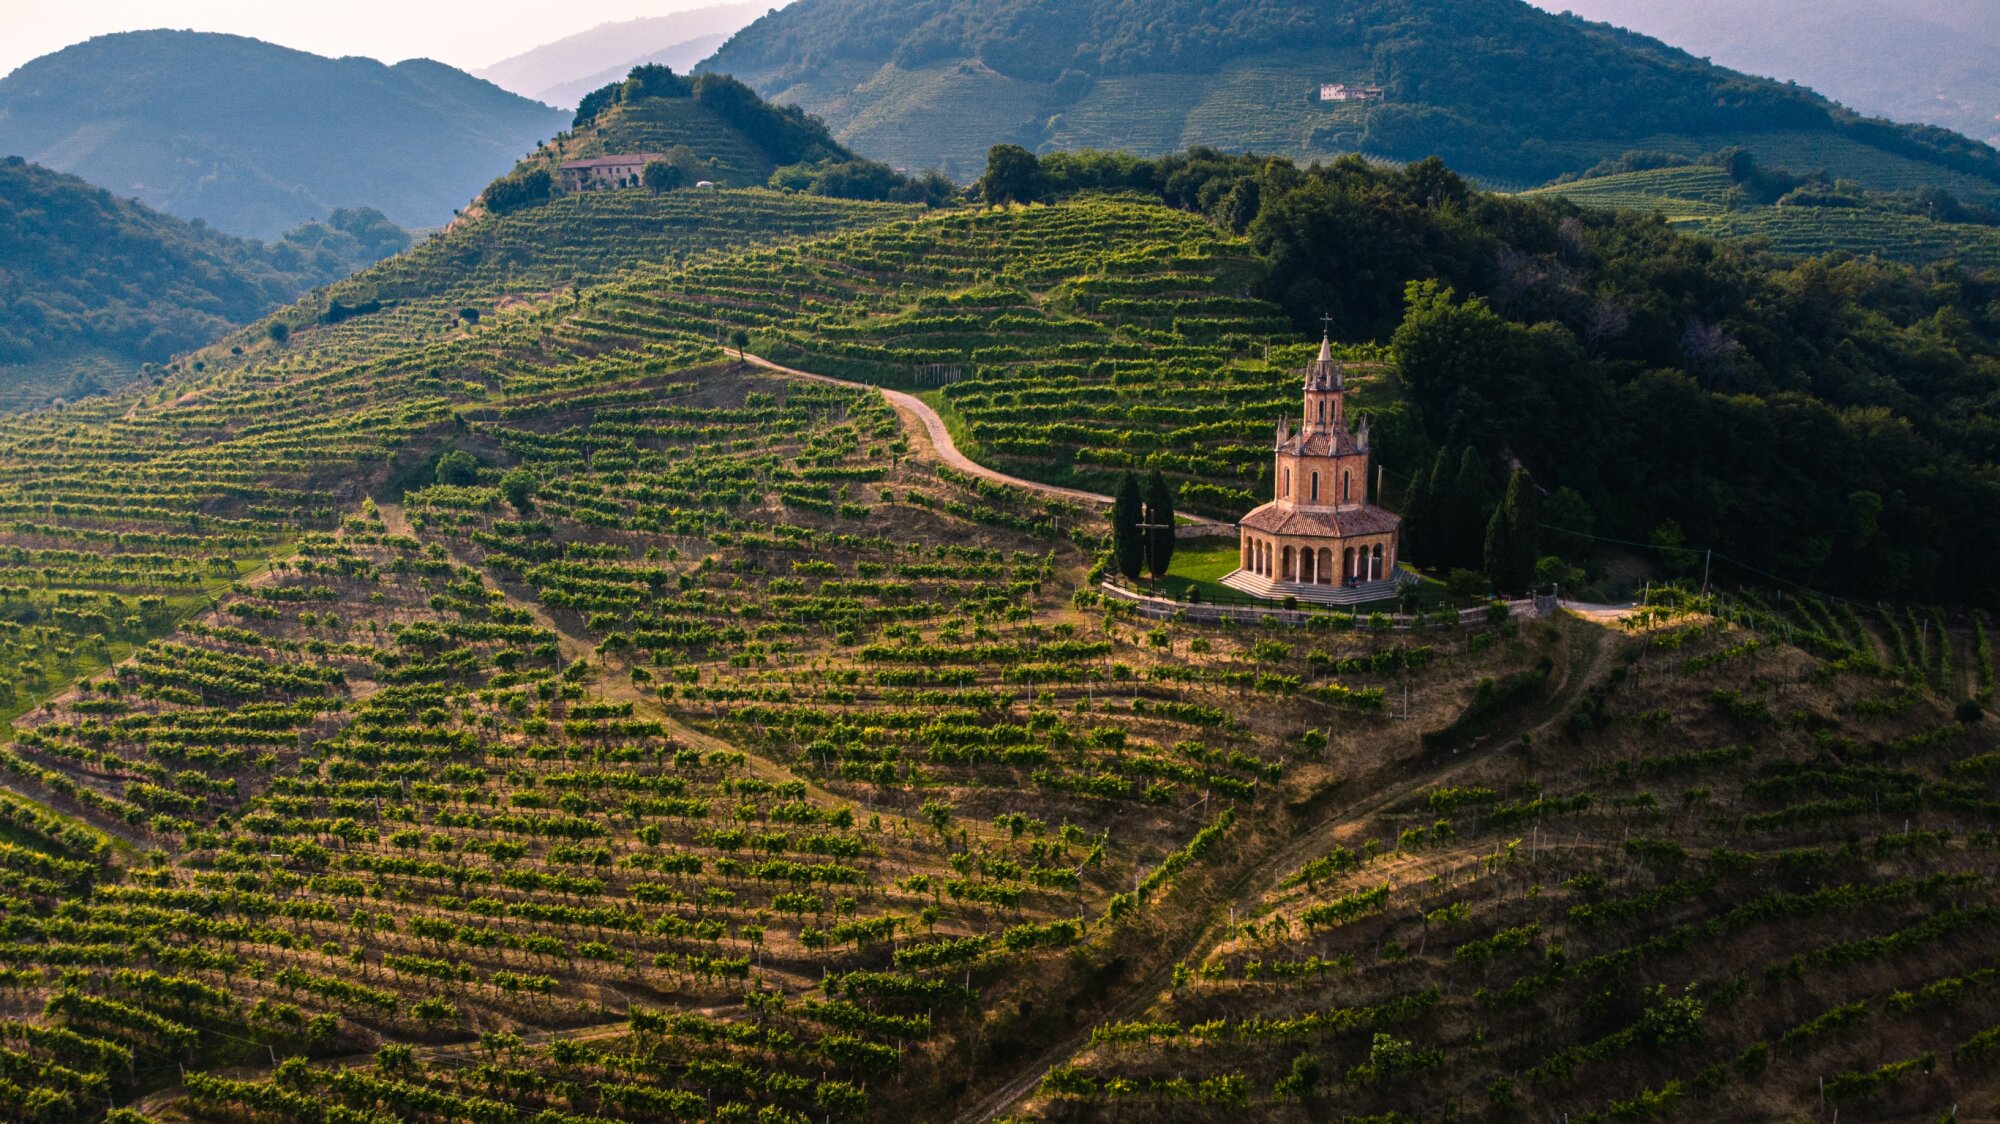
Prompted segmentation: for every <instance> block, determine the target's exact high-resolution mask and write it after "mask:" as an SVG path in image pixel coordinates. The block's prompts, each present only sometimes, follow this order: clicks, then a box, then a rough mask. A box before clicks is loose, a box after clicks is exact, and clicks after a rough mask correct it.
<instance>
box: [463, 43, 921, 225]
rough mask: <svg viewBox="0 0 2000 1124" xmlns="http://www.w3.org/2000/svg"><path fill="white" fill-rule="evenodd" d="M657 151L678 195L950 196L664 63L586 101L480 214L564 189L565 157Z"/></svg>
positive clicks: (813, 125)
mask: <svg viewBox="0 0 2000 1124" xmlns="http://www.w3.org/2000/svg"><path fill="white" fill-rule="evenodd" d="M640 152H643V153H654V154H658V155H659V156H660V157H661V159H659V160H655V161H653V162H654V163H658V164H663V165H667V166H668V167H669V168H670V169H671V171H672V173H673V175H674V176H675V180H674V184H673V186H674V187H675V188H678V189H681V190H685V189H687V188H692V187H695V186H697V185H699V184H701V183H703V182H707V183H711V184H715V185H718V186H721V187H764V186H767V185H768V186H771V187H776V188H781V189H783V190H787V191H803V192H807V193H810V194H814V195H823V196H829V197H836V198H846V199H865V200H876V201H886V200H895V201H899V202H904V203H924V204H928V205H931V206H938V205H942V204H944V203H947V202H950V201H952V199H953V198H954V197H955V196H956V194H957V192H956V190H955V189H954V188H953V186H952V185H951V184H950V183H949V182H948V181H945V180H943V179H942V178H940V177H938V176H935V175H932V176H928V177H925V178H922V179H912V178H910V177H908V176H904V175H901V174H899V173H897V172H895V171H894V170H892V169H890V168H889V167H887V166H886V165H883V164H879V163H876V162H875V161H872V160H868V159H864V158H862V157H860V156H857V155H855V154H854V153H853V152H852V151H850V150H848V149H847V148H845V147H843V146H842V145H841V144H840V143H839V142H838V141H835V140H834V139H833V137H832V135H831V134H829V133H828V132H827V130H826V126H825V125H823V124H821V123H820V122H819V121H818V120H817V119H815V118H812V117H810V116H808V115H806V114H805V113H803V112H801V111H800V110H798V109H797V108H794V107H787V106H777V105H772V104H770V103H769V102H766V101H765V100H764V99H762V98H760V97H758V96H757V93H756V91H754V90H752V89H750V87H748V86H745V85H744V84H742V83H741V82H738V81H736V80H734V79H732V78H728V77H725V76H722V75H716V74H701V75H696V76H694V77H692V78H688V77H683V76H681V75H678V74H675V73H674V72H673V71H672V70H671V69H669V68H667V67H665V66H658V65H646V66H638V67H634V68H633V69H632V71H631V73H630V74H629V75H628V76H627V77H626V78H625V79H624V80H623V81H620V82H613V83H611V84H609V85H606V86H603V87H601V88H599V89H597V90H594V91H592V92H591V93H590V94H588V95H586V96H585V97H584V99H583V101H582V104H581V105H579V106H578V107H577V114H576V121H575V123H574V125H573V126H572V127H571V128H570V129H568V130H565V131H564V132H561V133H558V134H556V136H555V138H554V139H553V140H551V141H550V142H549V143H547V144H545V145H542V146H540V147H539V148H537V149H536V150H535V151H534V152H532V153H529V154H528V157H527V159H525V160H523V161H522V162H521V163H520V164H519V165H517V166H516V167H515V169H514V170H513V172H511V173H510V174H508V175H507V176H505V177H503V178H502V179H500V180H498V181H496V182H494V183H493V184H491V185H489V186H488V188H487V190H486V191H485V192H484V193H483V194H482V195H481V196H480V200H479V202H480V207H481V208H482V209H483V210H484V211H489V212H499V213H506V212H508V211H512V210H518V209H520V208H522V207H528V206H534V205H537V204H539V203H541V202H543V201H544V200H546V199H549V198H552V197H557V196H561V195H563V194H565V193H567V191H568V188H567V187H566V186H565V184H564V182H563V178H562V173H561V166H562V164H563V163H564V162H565V161H569V160H576V159H585V158H589V157H593V156H604V155H616V154H625V153H640Z"/></svg>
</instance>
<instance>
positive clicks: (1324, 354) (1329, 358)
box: [1319, 333, 1333, 363]
mask: <svg viewBox="0 0 2000 1124" xmlns="http://www.w3.org/2000/svg"><path fill="white" fill-rule="evenodd" d="M1319 361H1320V362H1322V363H1331V362H1333V336H1332V335H1331V334H1330V333H1329V334H1327V335H1324V336H1321V337H1320V338H1319Z"/></svg>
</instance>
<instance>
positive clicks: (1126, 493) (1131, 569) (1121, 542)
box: [1111, 472, 1146, 581]
mask: <svg viewBox="0 0 2000 1124" xmlns="http://www.w3.org/2000/svg"><path fill="white" fill-rule="evenodd" d="M1145 515H1146V505H1145V501H1143V500H1141V499H1140V498H1139V482H1138V481H1137V480H1135V479H1133V478H1132V474H1131V473H1129V472H1128V473H1126V474H1125V478H1124V479H1123V480H1120V481H1119V482H1118V492H1117V494H1116V495H1115V496H1113V497H1112V500H1111V549H1112V551H1113V553H1114V554H1116V555H1117V558H1118V572H1119V573H1121V574H1124V575H1125V577H1126V580H1128V581H1138V580H1139V575H1140V573H1142V572H1143V571H1144V570H1145V568H1146V533H1145V532H1144V531H1141V530H1140V529H1139V524H1141V523H1143V522H1145V521H1146V518H1145Z"/></svg>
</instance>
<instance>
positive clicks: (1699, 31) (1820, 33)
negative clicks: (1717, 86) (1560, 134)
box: [1540, 0, 2000, 144]
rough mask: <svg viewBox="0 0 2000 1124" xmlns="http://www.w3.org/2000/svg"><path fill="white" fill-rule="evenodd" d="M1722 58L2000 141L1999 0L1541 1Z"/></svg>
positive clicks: (1887, 112)
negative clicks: (1793, 0)
mask: <svg viewBox="0 0 2000 1124" xmlns="http://www.w3.org/2000/svg"><path fill="white" fill-rule="evenodd" d="M1540 4H1541V6H1542V7H1545V8H1548V9H1549V10H1551V11H1570V12H1574V13H1576V14H1577V15H1580V16H1583V17H1585V18H1586V19H1593V20H1602V21H1604V22H1606V23H1613V24H1617V25H1618V26H1619V27H1627V28H1631V29H1632V30H1634V31H1639V32H1643V33H1645V34H1647V35H1652V36H1656V37H1658V38H1659V39H1661V40H1664V41H1665V42H1668V43H1672V44H1673V45H1674V46H1676V47H1680V48H1682V49H1684V50H1687V51H1691V52H1693V53H1695V54H1698V55H1701V56H1703V57H1704V58H1712V59H1714V60H1715V61H1716V62H1718V63H1721V64H1722V65H1724V66H1730V67H1736V68H1738V69H1741V70H1748V71H1751V72H1753V73H1756V74H1770V75H1774V76H1776V77H1780V78H1787V79H1792V80H1794V81H1798V82H1803V83H1805V84H1806V85H1808V86H1811V87H1812V88H1814V89H1816V90H1818V91H1820V92H1821V93H1823V94H1826V95H1827V96H1828V97H1832V98H1837V99H1839V100H1840V102H1841V103H1842V104H1844V105H1848V106H1852V107H1853V108H1855V109H1857V110H1859V111H1861V112H1863V113H1867V114H1880V115H1882V116H1885V117H1891V118H1894V119H1895V120H1898V121H1923V122H1928V123H1929V124H1932V125H1942V126H1944V127H1945V128H1947V129H1954V130H1957V131H1958V132H1961V133H1964V134H1965V135H1967V136H1969V137H1976V138H1978V139H1980V140H1984V141H1986V142H1987V143H1989V144H1991V143H2000V69H1996V68H1995V67H1994V65H1993V56H1994V53H1995V52H1996V51H2000V5H1994V4H1992V3H1990V2H1989V0H1818V2H1817V3H1812V4H1744V3H1739V2H1737V0H1540Z"/></svg>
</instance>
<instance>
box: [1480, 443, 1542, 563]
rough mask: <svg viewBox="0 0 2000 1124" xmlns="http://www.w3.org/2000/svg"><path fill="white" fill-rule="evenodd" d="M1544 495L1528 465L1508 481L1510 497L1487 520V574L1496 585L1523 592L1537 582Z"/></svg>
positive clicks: (1508, 495)
mask: <svg viewBox="0 0 2000 1124" xmlns="http://www.w3.org/2000/svg"><path fill="white" fill-rule="evenodd" d="M1539 499H1540V496H1539V494H1538V493H1537V492H1536V491H1535V482H1534V479H1533V478H1532V477H1530V476H1529V475H1528V473H1527V470H1526V469H1518V468H1517V469H1515V470H1514V475H1513V478H1512V479H1510V480H1508V481H1507V498H1506V499H1504V500H1502V501H1501V503H1500V506H1499V507H1497V508H1495V509H1494V511H1493V518H1492V519H1491V520H1490V521H1488V523H1487V524H1486V577H1487V580H1489V581H1491V582H1492V583H1493V587H1494V588H1495V589H1498V590H1501V591H1502V592H1505V593H1520V592H1523V591H1525V590H1527V589H1529V588H1530V587H1532V586H1533V585H1534V584H1535V560H1536V557H1537V551H1538V549H1539V546H1540V542H1541V537H1540V531H1541V523H1540V518H1541V512H1540V504H1539V502H1538V501H1539Z"/></svg>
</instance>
